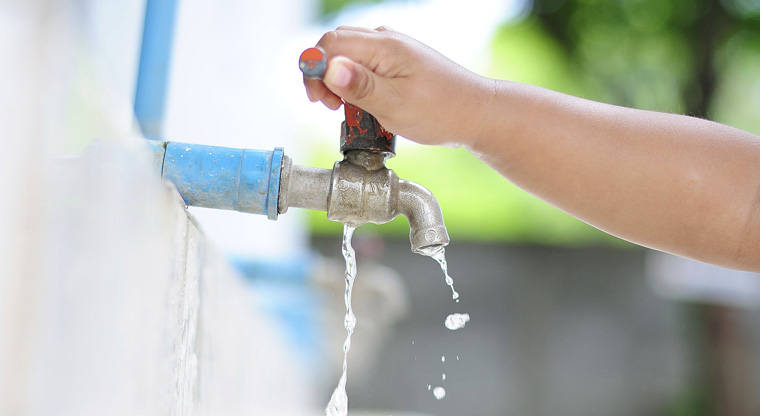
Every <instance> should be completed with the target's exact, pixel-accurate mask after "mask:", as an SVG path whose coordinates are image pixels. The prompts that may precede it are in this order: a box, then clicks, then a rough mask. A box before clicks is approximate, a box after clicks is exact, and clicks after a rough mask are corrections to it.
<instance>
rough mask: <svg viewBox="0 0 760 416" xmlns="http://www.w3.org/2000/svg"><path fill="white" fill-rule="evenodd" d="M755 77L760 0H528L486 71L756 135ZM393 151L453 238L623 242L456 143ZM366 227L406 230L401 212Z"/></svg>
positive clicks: (333, 229) (317, 218)
mask: <svg viewBox="0 0 760 416" xmlns="http://www.w3.org/2000/svg"><path fill="white" fill-rule="evenodd" d="M362 1H370V0H353V1H346V0H323V2H322V6H323V14H329V13H334V12H335V11H337V10H340V9H341V8H342V7H344V6H345V5H347V4H350V3H358V2H362ZM758 74H760V0H619V1H609V0H534V1H533V9H532V12H531V13H530V14H529V15H527V16H525V18H524V19H522V20H520V21H513V22H505V24H504V25H502V26H501V27H500V28H499V30H498V31H497V32H496V34H495V36H494V38H493V40H492V44H491V65H490V68H489V70H488V72H487V73H486V74H484V75H487V76H490V77H493V78H499V79H508V80H513V81H519V82H526V83H530V84H534V85H540V86H543V87H546V88H550V89H553V90H556V91H560V92H564V93H567V94H571V95H576V96H581V97H585V98H589V99H593V100H598V101H603V102H607V103H612V104H618V105H624V106H630V107H636V108H642V109H651V110H657V111H668V112H676V113H684V114H691V115H697V116H701V117H708V118H712V119H716V120H718V121H721V122H724V123H727V124H730V125H734V126H736V127H739V128H743V129H745V130H748V131H752V132H755V133H760V76H758ZM337 141H338V137H335V143H336V146H337ZM399 147H400V148H399V149H398V150H399V151H398V156H396V157H395V158H393V159H390V160H389V161H388V166H389V167H390V168H392V169H394V170H395V171H396V173H397V174H398V175H399V177H401V178H404V179H408V180H412V181H415V182H418V183H420V184H422V185H424V186H426V187H427V188H428V189H430V191H431V192H433V194H434V195H435V196H436V197H437V198H438V200H439V202H440V204H441V207H442V210H443V214H444V219H445V221H446V225H447V227H448V229H449V232H450V235H451V237H452V239H456V240H501V241H511V242H523V243H539V244H550V245H589V244H610V243H611V244H620V243H621V241H620V240H618V239H616V238H614V237H610V236H608V235H606V234H604V233H602V232H600V231H598V230H596V229H594V228H592V227H590V226H588V225H586V224H584V223H582V222H580V221H578V220H576V219H574V218H572V217H570V216H568V215H567V214H565V213H563V212H561V211H559V210H557V209H555V208H553V207H551V206H549V205H548V204H546V203H544V202H542V201H540V200H538V199H536V198H535V197H533V196H531V195H529V194H527V193H525V192H524V191H522V190H520V189H518V188H516V187H515V186H514V185H512V184H510V183H509V182H507V181H506V180H505V179H503V178H502V177H500V176H499V175H498V174H497V173H495V172H494V171H493V170H491V169H490V168H488V167H487V166H486V165H485V164H483V163H481V162H480V161H478V160H477V159H476V158H474V157H473V156H472V155H470V154H469V153H468V152H467V151H465V150H463V149H457V150H452V149H443V148H433V147H424V146H419V145H415V144H413V143H403V146H399ZM312 154H313V155H314V159H313V160H312V161H311V163H312V164H313V166H321V167H330V166H332V163H333V162H334V161H335V160H336V159H338V158H339V156H340V155H339V154H338V153H337V152H333V149H332V148H331V149H314V152H313V153H312ZM309 215H310V223H311V226H312V230H313V231H314V232H315V233H316V234H338V233H340V232H341V231H342V226H341V225H340V224H336V223H331V222H330V221H327V219H326V215H325V213H324V212H311V213H310V214H309ZM362 228H363V229H364V230H365V231H371V232H373V233H377V234H382V235H393V236H399V237H401V236H403V237H406V236H407V235H408V233H409V228H408V225H407V223H406V221H405V220H404V219H401V218H399V219H396V220H395V221H393V222H391V223H390V224H387V225H383V226H372V225H367V226H364V227H362ZM360 231H362V230H361V229H360ZM622 244H625V245H627V243H622Z"/></svg>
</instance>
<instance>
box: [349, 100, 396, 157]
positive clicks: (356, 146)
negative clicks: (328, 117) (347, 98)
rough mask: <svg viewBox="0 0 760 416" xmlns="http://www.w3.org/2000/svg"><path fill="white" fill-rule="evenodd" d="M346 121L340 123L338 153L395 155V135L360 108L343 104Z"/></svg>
mask: <svg viewBox="0 0 760 416" xmlns="http://www.w3.org/2000/svg"><path fill="white" fill-rule="evenodd" d="M343 109H344V111H345V114H346V120H345V121H344V122H343V123H341V131H340V151H341V153H343V154H344V155H345V154H346V153H348V152H349V151H352V150H365V151H369V152H372V153H383V154H385V155H386V157H393V156H395V155H396V135H395V134H393V133H391V132H389V131H388V130H386V129H385V128H384V127H383V126H381V125H380V123H379V122H378V121H377V119H376V118H375V117H374V116H373V115H372V114H370V113H368V112H366V111H364V110H362V109H361V108H359V107H357V106H355V105H353V104H349V103H346V102H344V103H343Z"/></svg>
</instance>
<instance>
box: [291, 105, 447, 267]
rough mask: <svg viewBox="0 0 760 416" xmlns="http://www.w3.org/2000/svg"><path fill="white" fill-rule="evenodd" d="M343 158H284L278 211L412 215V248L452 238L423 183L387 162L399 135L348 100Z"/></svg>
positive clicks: (362, 219)
mask: <svg viewBox="0 0 760 416" xmlns="http://www.w3.org/2000/svg"><path fill="white" fill-rule="evenodd" d="M344 108H345V113H346V121H344V122H343V123H342V129H341V130H342V133H341V152H342V153H343V155H344V158H343V160H342V161H339V162H335V165H334V166H333V169H332V170H329V169H319V168H311V167H306V166H298V165H293V164H292V162H291V160H290V158H288V157H287V156H285V157H284V158H283V167H282V174H281V176H280V198H279V202H278V211H279V212H280V213H284V212H286V211H287V210H288V208H290V207H297V208H306V209H318V210H322V211H327V219H329V220H331V221H338V222H342V223H345V224H348V225H351V226H355V227H356V226H359V225H362V224H365V223H368V222H371V223H373V224H385V223H387V222H390V221H391V220H393V219H394V218H396V217H397V216H399V215H403V216H405V217H406V218H407V219H408V221H409V228H410V232H409V239H410V241H411V243H412V251H413V252H415V253H419V254H428V255H429V254H430V253H433V252H435V251H436V250H438V249H440V248H442V247H445V246H446V245H448V244H449V235H448V233H447V232H446V226H445V225H444V223H443V215H442V214H441V207H440V205H439V204H438V201H437V200H436V199H435V197H434V196H433V194H432V193H430V191H428V190H427V189H426V188H425V187H423V186H422V185H419V184H417V183H414V182H410V181H406V180H403V179H399V178H398V176H397V175H396V173H395V172H393V171H392V170H391V169H388V168H387V167H386V166H385V160H386V159H387V158H389V157H393V156H394V155H395V142H396V136H395V135H393V134H391V133H389V132H388V131H387V130H385V129H384V128H383V127H382V126H381V125H380V124H379V123H378V122H377V120H376V119H375V118H374V117H373V116H372V115H370V114H369V113H367V112H365V111H364V110H362V109H360V108H358V107H355V106H353V105H351V104H348V103H345V104H344Z"/></svg>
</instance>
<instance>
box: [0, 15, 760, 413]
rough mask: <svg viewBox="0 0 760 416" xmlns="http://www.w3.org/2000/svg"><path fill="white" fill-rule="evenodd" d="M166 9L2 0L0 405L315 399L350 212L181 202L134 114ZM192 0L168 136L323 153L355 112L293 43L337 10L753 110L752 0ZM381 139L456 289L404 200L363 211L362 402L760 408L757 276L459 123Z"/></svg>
mask: <svg viewBox="0 0 760 416" xmlns="http://www.w3.org/2000/svg"><path fill="white" fill-rule="evenodd" d="M144 16H145V2H143V1H109V2H97V1H94V0H92V1H90V0H60V1H41V0H30V1H23V2H22V1H14V0H4V1H2V2H0V51H2V53H3V56H5V57H6V61H5V62H6V64H5V65H2V66H0V86H1V87H0V91H2V94H0V110H1V111H0V132H2V136H3V146H4V147H5V149H4V151H3V152H0V192H2V195H3V197H2V199H1V200H2V201H3V202H2V204H1V206H0V230H2V231H0V414H9V415H11V414H13V415H21V414H30V415H37V414H59V415H69V414H72V415H74V414H102V413H104V412H105V413H108V414H136V413H140V414H151V415H152V414H167V413H168V414H178V415H179V414H181V415H189V414H244V413H245V414H293V415H311V414H321V413H322V410H321V409H323V407H324V405H325V404H326V403H327V401H328V399H329V397H330V392H331V391H332V389H333V388H334V386H335V384H336V383H337V380H338V376H339V374H340V373H339V371H340V359H341V358H342V351H341V346H342V343H343V337H344V336H345V331H344V330H343V328H342V316H343V313H344V312H345V310H344V304H343V284H344V283H343V260H342V258H340V239H341V233H342V225H341V224H338V223H333V222H330V221H328V220H327V219H326V216H325V213H324V212H321V211H302V210H297V209H291V210H290V211H289V212H287V213H286V214H283V215H281V216H280V217H279V219H278V220H277V221H269V220H267V219H266V218H264V217H262V216H255V215H249V214H242V213H236V212H228V211H215V210H209V209H201V208H190V209H189V210H188V211H189V213H188V212H185V210H184V207H183V204H182V202H181V201H178V200H177V199H176V198H175V197H174V196H172V195H173V194H172V193H171V191H170V190H168V188H166V187H165V186H164V185H162V184H161V183H160V181H159V179H158V177H157V175H154V172H153V171H151V166H150V163H149V161H147V156H144V155H142V153H143V150H141V147H140V146H141V145H140V143H141V140H142V138H141V135H142V133H141V131H140V129H139V127H138V126H137V125H136V123H135V120H134V111H133V101H134V94H135V86H136V81H137V68H138V62H139V57H140V48H141V39H142V31H143V21H144ZM174 22H175V23H174V27H173V30H172V31H170V32H171V33H172V34H173V41H172V54H171V66H170V72H169V77H168V80H169V81H168V89H167V100H166V106H165V118H164V121H163V131H162V137H161V138H162V139H166V140H173V141H181V142H187V143H199V144H209V145H219V146H229V147H240V148H243V147H245V148H254V149H266V150H271V149H272V148H274V147H275V146H278V147H284V148H285V153H286V154H287V155H288V156H290V157H292V158H293V161H294V163H296V164H300V165H307V166H314V167H322V168H329V167H331V166H332V164H333V162H334V161H336V160H338V159H340V158H341V155H340V154H339V151H338V138H339V125H340V122H341V121H342V119H343V114H342V111H338V112H332V111H330V110H328V109H326V108H324V107H322V106H321V105H318V104H312V103H309V102H308V100H307V99H306V97H305V94H304V91H303V86H302V83H301V75H300V72H299V71H298V68H297V63H296V61H297V58H298V56H299V54H300V52H301V51H302V50H303V49H305V48H306V47H309V46H312V45H313V44H314V43H316V42H317V41H318V39H319V38H320V36H321V35H322V34H323V33H324V32H325V31H328V30H331V29H334V28H335V27H337V26H339V25H352V26H365V27H377V26H380V25H388V26H390V27H392V28H394V29H396V30H398V31H401V32H404V33H406V34H409V35H411V36H413V37H415V38H417V39H419V40H421V41H423V42H425V43H427V44H428V45H430V46H432V47H433V48H435V49H437V50H439V51H440V52H442V53H443V54H445V55H447V56H449V57H450V58H452V59H453V60H455V61H456V62H458V63H460V64H462V65H463V66H465V67H467V68H469V69H470V70H472V71H474V72H476V73H479V74H482V75H485V76H489V77H493V78H500V79H509V80H514V81H520V82H527V83H531V84H536V85H540V86H544V87H547V88H550V89H554V90H557V91H561V92H565V93H568V94H572V95H577V96H581V97H585V98H589V99H593V100H599V101H603V102H608V103H613V104H619V105H624V106H631V107H636V108H643V109H651V110H658V111H667V112H675V113H681V114H688V115H692V116H695V117H704V118H708V119H712V120H716V121H719V122H723V123H726V124H729V125H732V126H735V127H738V128H741V129H745V130H747V131H750V132H752V133H755V134H760V75H759V74H760V1H758V0H620V1H604V0H533V1H531V0H470V1H468V2H461V1H455V0H406V1H401V0H386V1H369V0H363V1H362V0H355V1H346V0H281V1H259V0H256V1H239V0H238V1H233V0H224V1H217V2H201V1H198V0H180V1H178V2H177V7H176V19H175V20H174ZM96 142H97V143H96ZM94 143H96V144H94ZM388 167H390V168H392V169H393V170H395V171H396V173H397V174H398V175H399V177H401V178H404V179H408V180H412V181H415V182H418V183H420V184H422V185H424V186H425V187H427V188H428V189H430V191H431V192H432V193H433V194H434V195H435V196H436V197H437V198H438V201H439V203H440V205H441V207H442V210H443V214H444V219H445V222H446V225H447V228H448V231H449V234H450V236H451V239H452V243H451V244H450V246H449V247H448V248H447V251H446V252H447V257H448V263H449V272H450V273H451V275H452V276H453V277H454V284H455V287H456V289H457V290H458V291H459V293H460V294H461V302H459V303H454V302H453V301H452V300H451V299H450V292H449V288H448V287H446V285H445V283H444V281H443V275H442V273H441V271H440V269H439V268H438V266H437V264H435V262H433V261H432V260H430V259H428V258H424V257H421V256H418V255H415V254H413V253H412V252H411V251H410V250H409V240H408V233H409V228H408V225H407V222H406V220H405V219H401V218H399V219H397V220H395V221H393V222H391V223H389V224H385V225H382V226H374V225H366V226H362V227H360V228H359V229H358V230H357V232H356V234H355V246H356V248H357V253H358V270H359V277H358V279H357V281H356V293H355V295H354V307H355V309H356V312H357V319H358V326H357V329H356V333H355V342H354V345H353V347H352V349H351V352H350V354H349V361H348V363H349V377H348V395H349V400H350V409H351V410H350V413H352V414H354V413H355V414H375V412H377V414H383V415H387V414H392V415H397V416H399V415H405V414H428V415H441V416H446V415H459V414H480V415H485V416H488V415H494V416H495V415H507V414H510V415H511V414H526V415H560V414H561V415H603V414H635V415H649V414H652V415H654V414H656V415H679V416H687V415H689V416H692V415H693V416H707V415H736V416H743V415H758V414H760V395H758V394H757V392H758V391H760V354H759V352H760V312H759V311H758V310H759V309H760V276H758V275H755V274H751V273H744V272H737V271H731V270H726V269H721V268H716V267H712V266H707V265H704V264H701V263H696V262H692V261H688V260H684V259H681V258H677V257H673V256H668V255H665V254H662V253H656V252H653V251H650V250H646V249H643V248H640V247H636V246H633V245H631V244H629V243H626V242H624V241H621V240H618V239H616V238H614V237H610V236H608V235H605V234H603V233H601V232H600V231H598V230H596V229H594V228H592V227H590V226H588V225H586V224H584V223H582V222H580V221H577V220H575V219H573V218H571V217H569V216H567V215H565V214H564V213H562V212H561V211H559V210H557V209H555V208H553V207H551V206H549V205H547V204H545V203H543V202H541V201H539V200H537V199H536V198H534V197H532V196H531V195H529V194H527V193H525V192H523V191H522V190H520V189H518V188H516V187H514V186H513V185H511V184H510V183H508V182H507V181H506V180H504V179H503V178H501V177H500V176H499V175H498V174H496V173H494V172H493V171H491V170H490V169H489V168H488V167H486V166H485V165H483V164H482V163H480V162H479V161H478V160H477V159H476V158H474V157H473V156H472V155H470V154H469V153H467V152H466V151H465V150H463V149H443V148H432V147H424V146H419V145H416V144H414V143H411V142H408V141H405V140H399V143H398V144H397V156H396V157H395V158H393V159H391V160H389V161H388ZM454 312H461V313H469V314H470V316H471V321H470V322H469V323H468V324H467V326H466V327H465V328H463V329H461V330H459V331H456V332H452V331H450V330H448V329H446V328H445V327H444V325H443V321H444V319H445V318H446V316H447V315H448V314H450V313H454ZM437 386H441V387H444V388H445V389H446V397H445V398H443V399H441V400H437V399H436V398H435V397H434V396H433V394H432V391H431V387H433V388H434V387H437Z"/></svg>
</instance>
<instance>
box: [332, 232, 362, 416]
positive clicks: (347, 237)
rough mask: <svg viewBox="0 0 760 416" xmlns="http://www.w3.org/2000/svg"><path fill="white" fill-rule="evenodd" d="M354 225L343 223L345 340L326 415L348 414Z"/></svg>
mask: <svg viewBox="0 0 760 416" xmlns="http://www.w3.org/2000/svg"><path fill="white" fill-rule="evenodd" d="M354 230H356V227H352V226H350V225H348V224H344V225H343V249H342V251H343V258H344V259H345V260H346V292H345V295H344V300H345V302H346V316H345V318H344V319H343V326H344V327H345V328H346V341H345V342H344V343H343V374H341V376H340V380H338V385H337V386H336V387H335V390H334V391H333V393H332V396H331V397H330V402H329V403H328V404H327V407H326V408H325V415H326V416H347V415H348V394H347V393H346V374H347V373H348V350H350V349H351V335H353V333H354V328H356V316H355V315H354V311H353V309H352V308H351V293H352V291H353V288H354V280H355V279H356V253H355V252H354V248H353V246H351V238H352V237H353V235H354Z"/></svg>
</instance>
